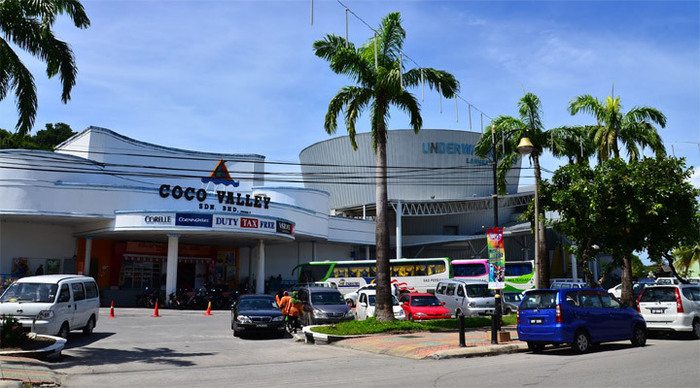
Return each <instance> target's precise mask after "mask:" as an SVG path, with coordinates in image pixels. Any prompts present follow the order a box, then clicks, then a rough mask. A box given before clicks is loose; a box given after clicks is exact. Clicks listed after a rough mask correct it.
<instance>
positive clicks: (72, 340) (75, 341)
mask: <svg viewBox="0 0 700 388" xmlns="http://www.w3.org/2000/svg"><path fill="white" fill-rule="evenodd" d="M114 334H115V333H97V332H93V333H92V334H90V335H85V334H81V333H71V334H69V335H68V342H66V346H64V347H63V348H64V349H73V348H79V347H82V346H87V345H90V344H91V343H93V342H97V341H99V340H101V339H105V338H108V337H111V336H113V335H114Z"/></svg>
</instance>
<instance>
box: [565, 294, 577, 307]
mask: <svg viewBox="0 0 700 388" xmlns="http://www.w3.org/2000/svg"><path fill="white" fill-rule="evenodd" d="M566 303H568V304H569V305H570V306H574V307H579V306H580V305H579V303H578V293H577V292H570V293H568V294H566Z"/></svg>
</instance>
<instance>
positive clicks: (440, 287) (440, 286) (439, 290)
mask: <svg viewBox="0 0 700 388" xmlns="http://www.w3.org/2000/svg"><path fill="white" fill-rule="evenodd" d="M446 288H447V286H446V285H445V284H443V283H440V284H438V288H437V289H436V290H435V293H436V294H442V295H445V289H446Z"/></svg>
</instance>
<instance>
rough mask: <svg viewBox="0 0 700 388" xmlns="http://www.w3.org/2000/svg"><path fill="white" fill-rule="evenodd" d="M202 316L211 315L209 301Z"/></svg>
mask: <svg viewBox="0 0 700 388" xmlns="http://www.w3.org/2000/svg"><path fill="white" fill-rule="evenodd" d="M204 315H211V301H209V305H207V311H205V312H204Z"/></svg>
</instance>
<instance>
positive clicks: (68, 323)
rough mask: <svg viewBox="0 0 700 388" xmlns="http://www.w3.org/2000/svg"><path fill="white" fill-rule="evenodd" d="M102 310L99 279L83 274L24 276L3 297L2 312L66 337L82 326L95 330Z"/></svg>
mask: <svg viewBox="0 0 700 388" xmlns="http://www.w3.org/2000/svg"><path fill="white" fill-rule="evenodd" d="M99 310H100V293H99V291H98V289H97V283H95V279H93V278H91V277H88V276H82V275H41V276H28V277H24V278H20V279H18V280H17V281H15V282H14V283H12V284H11V285H10V286H9V287H7V289H5V292H4V293H3V294H2V296H1V297H0V315H12V316H14V317H15V318H17V320H18V321H19V323H21V324H22V326H23V327H24V328H25V329H29V330H32V331H34V332H36V333H40V334H49V335H57V336H59V337H63V338H68V333H69V332H70V331H72V330H78V329H82V330H83V333H84V334H91V333H92V331H93V330H94V328H95V326H96V325H97V318H98V317H99Z"/></svg>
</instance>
